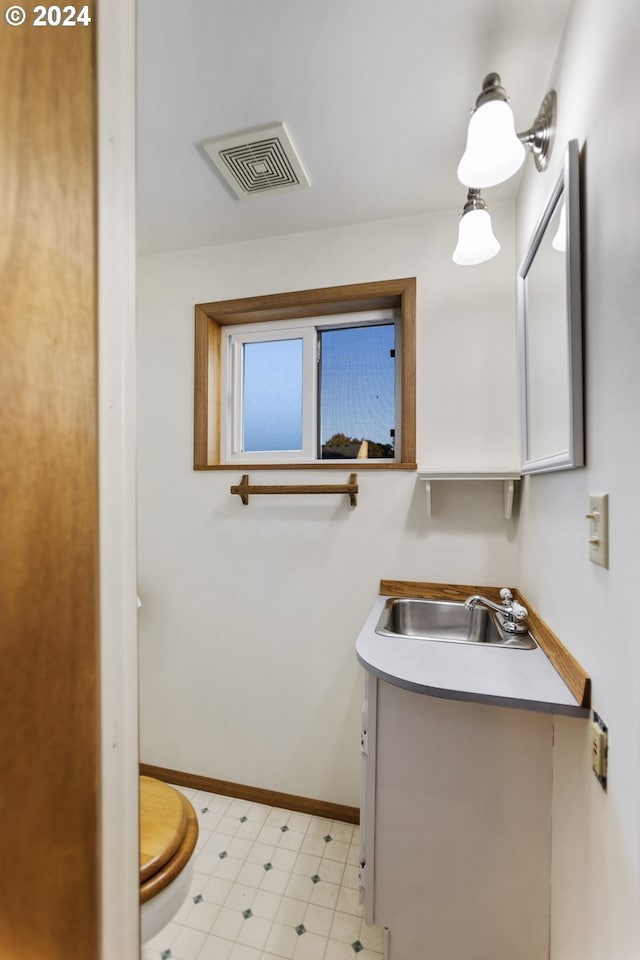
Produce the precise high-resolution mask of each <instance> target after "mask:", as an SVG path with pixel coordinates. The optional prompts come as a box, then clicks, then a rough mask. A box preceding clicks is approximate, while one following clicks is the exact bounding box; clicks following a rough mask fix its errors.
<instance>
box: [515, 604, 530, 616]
mask: <svg viewBox="0 0 640 960" xmlns="http://www.w3.org/2000/svg"><path fill="white" fill-rule="evenodd" d="M511 613H512V614H513V616H514V618H515V619H516V620H526V619H527V617H528V616H529V611H528V610H527V608H526V607H523V606H522V604H521V603H513V604H512V605H511Z"/></svg>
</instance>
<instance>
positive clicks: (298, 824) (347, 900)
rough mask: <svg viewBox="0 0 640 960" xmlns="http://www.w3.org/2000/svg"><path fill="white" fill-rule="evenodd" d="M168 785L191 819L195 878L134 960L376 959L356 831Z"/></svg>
mask: <svg viewBox="0 0 640 960" xmlns="http://www.w3.org/2000/svg"><path fill="white" fill-rule="evenodd" d="M177 789H179V790H181V791H182V792H183V793H184V794H185V795H186V796H187V797H188V798H189V799H190V800H191V803H192V804H193V806H194V809H195V810H196V812H197V814H198V819H199V822H200V837H199V839H198V846H197V849H196V854H195V857H196V859H195V873H194V878H193V883H192V886H191V892H190V894H189V898H188V900H187V902H186V903H185V904H184V906H183V907H182V908H181V909H180V911H179V912H178V914H176V916H175V917H174V919H173V921H172V922H171V923H169V924H168V926H166V927H165V928H164V930H162V931H161V932H160V933H159V934H158V935H157V936H156V937H154V938H153V940H150V941H149V943H148V944H145V946H144V947H143V951H142V957H143V960H170V958H171V960H174V958H175V960H283V958H284V960H356V958H357V960H383V950H384V931H383V930H382V929H381V928H379V927H368V926H366V924H365V922H364V920H363V916H362V907H361V906H360V905H359V903H358V855H359V836H358V834H359V828H358V827H354V826H353V825H352V824H349V823H342V822H341V821H338V820H325V819H322V818H319V817H311V816H309V815H307V814H303V813H294V812H292V811H290V810H282V809H280V808H278V807H267V806H263V805H262V804H259V803H249V802H247V801H244V800H234V799H231V798H230V797H222V796H218V795H217V794H213V795H212V794H210V793H201V792H197V791H195V790H187V789H185V788H183V787H178V788H177Z"/></svg>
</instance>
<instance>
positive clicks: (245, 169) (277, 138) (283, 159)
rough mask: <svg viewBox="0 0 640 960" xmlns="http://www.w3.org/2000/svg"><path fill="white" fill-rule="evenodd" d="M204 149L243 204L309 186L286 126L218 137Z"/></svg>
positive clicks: (205, 145) (262, 128)
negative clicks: (276, 192) (263, 195)
mask: <svg viewBox="0 0 640 960" xmlns="http://www.w3.org/2000/svg"><path fill="white" fill-rule="evenodd" d="M202 146H203V148H204V150H205V151H206V153H207V155H208V156H209V157H210V159H211V160H212V161H213V163H214V164H215V166H216V167H217V169H218V170H219V171H220V173H221V174H222V176H223V177H224V179H225V180H226V181H227V183H228V184H229V186H230V187H231V189H232V190H233V192H234V193H235V194H236V196H238V197H240V199H241V200H244V199H246V198H247V197H253V196H257V195H258V194H262V193H266V192H267V191H268V192H275V191H276V190H299V189H300V188H301V187H308V186H310V182H309V178H308V177H307V175H306V173H305V172H304V170H303V168H302V164H301V163H300V159H299V157H298V155H297V154H296V151H295V149H294V146H293V144H292V143H291V140H290V139H289V135H288V133H287V131H286V130H285V127H284V124H283V123H279V124H277V125H276V126H273V127H257V128H256V129H254V130H245V131H244V132H242V133H237V134H234V135H233V136H226V137H216V138H215V139H214V140H207V141H206V143H203V144H202Z"/></svg>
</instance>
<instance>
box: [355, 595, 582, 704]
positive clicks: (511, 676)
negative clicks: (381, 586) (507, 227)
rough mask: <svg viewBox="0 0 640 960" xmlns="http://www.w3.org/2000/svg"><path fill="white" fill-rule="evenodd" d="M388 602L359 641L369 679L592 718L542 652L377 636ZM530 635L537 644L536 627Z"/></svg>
mask: <svg viewBox="0 0 640 960" xmlns="http://www.w3.org/2000/svg"><path fill="white" fill-rule="evenodd" d="M431 586H435V585H431ZM471 592H474V591H473V590H472V591H471ZM405 595H406V593H405ZM417 595H418V596H420V595H421V594H420V593H418V594H417ZM423 595H424V594H423ZM468 595H469V594H467V596H468ZM485 595H486V594H485ZM387 599H388V596H380V597H378V599H377V601H376V602H375V604H374V606H373V609H372V610H371V613H370V614H369V616H368V617H367V620H366V622H365V624H364V626H363V628H362V630H361V631H360V634H359V636H358V639H357V641H356V655H357V658H358V660H359V662H360V663H361V664H362V666H363V667H364V668H365V670H367V671H368V672H369V673H372V674H374V675H375V676H377V677H379V678H380V679H382V680H386V681H388V682H389V683H392V684H394V685H395V686H398V687H403V688H404V689H406V690H411V691H413V692H415V693H422V694H426V695H428V696H432V697H442V698H444V699H447V700H467V701H472V702H473V701H475V702H478V703H488V704H493V705H494V706H504V707H517V708H520V709H523V710H537V711H540V712H543V713H554V714H564V715H566V716H573V717H588V716H589V709H588V706H586V705H585V706H583V705H581V704H580V703H579V702H578V701H577V700H576V698H575V696H574V695H573V693H572V692H571V690H570V689H569V688H568V686H567V685H566V684H565V682H564V680H563V679H562V677H561V676H560V674H559V673H558V672H557V671H556V669H555V668H554V666H553V664H552V663H551V662H550V660H549V659H548V658H547V656H546V654H545V653H544V651H543V649H542V648H541V647H540V646H536V648H535V650H510V649H504V648H501V647H496V648H492V647H487V646H486V645H478V644H467V643H447V642H443V641H438V640H413V639H410V638H404V637H401V638H396V637H394V638H390V637H383V636H379V635H378V634H377V633H376V632H375V628H376V625H377V623H378V620H379V618H380V616H381V614H382V608H383V607H384V604H385V603H386V601H387ZM531 633H532V635H533V636H534V639H536V640H539V637H538V636H537V635H536V631H535V629H534V627H533V624H531ZM567 655H568V656H569V657H570V655H569V654H567ZM584 702H585V701H584V700H583V703H584Z"/></svg>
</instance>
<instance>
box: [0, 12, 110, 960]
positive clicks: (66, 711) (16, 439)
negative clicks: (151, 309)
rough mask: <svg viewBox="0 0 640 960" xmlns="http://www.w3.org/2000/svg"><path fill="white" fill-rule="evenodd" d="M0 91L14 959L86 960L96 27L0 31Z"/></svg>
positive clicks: (5, 792) (5, 934)
mask: <svg viewBox="0 0 640 960" xmlns="http://www.w3.org/2000/svg"><path fill="white" fill-rule="evenodd" d="M90 14H91V15H92V16H94V15H95V13H94V10H93V5H90ZM0 90H1V96H2V110H1V112H2V124H1V125H0V183H2V189H1V190H0V223H1V224H2V230H1V231H0V289H1V290H2V296H1V298H0V336H1V341H2V343H1V352H2V372H1V381H0V394H1V402H0V408H1V411H2V413H1V421H0V471H1V474H0V528H1V530H2V541H3V542H2V554H1V559H0V611H1V613H0V637H1V644H2V648H1V655H2V670H1V671H0V701H1V703H2V726H1V731H0V764H1V774H0V780H1V784H2V787H1V790H2V794H1V804H2V810H1V821H2V830H1V835H0V956H2V957H6V958H7V960H18V958H20V960H32V958H33V960H36V958H46V960H62V958H65V960H76V958H77V960H87V958H96V957H99V955H100V948H99V938H98V926H99V917H98V909H99V908H98V888H99V884H98V874H99V866H98V854H97V830H98V791H97V779H98V772H97V771H98V735H97V734H98V712H97V696H98V694H97V690H98V676H97V675H98V627H97V568H98V560H97V549H98V542H97V541H98V533H97V437H96V407H97V401H96V393H97V390H96V380H97V377H96V339H97V338H96V275H95V259H96V239H95V238H96V215H95V206H96V184H95V142H96V137H95V116H94V113H95V108H94V99H95V81H94V37H93V26H90V27H77V28H73V29H61V28H60V29H55V28H50V27H44V28H41V29H34V28H32V27H30V26H28V25H25V26H24V27H22V28H11V27H8V26H6V25H5V23H4V20H2V23H1V25H0Z"/></svg>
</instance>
